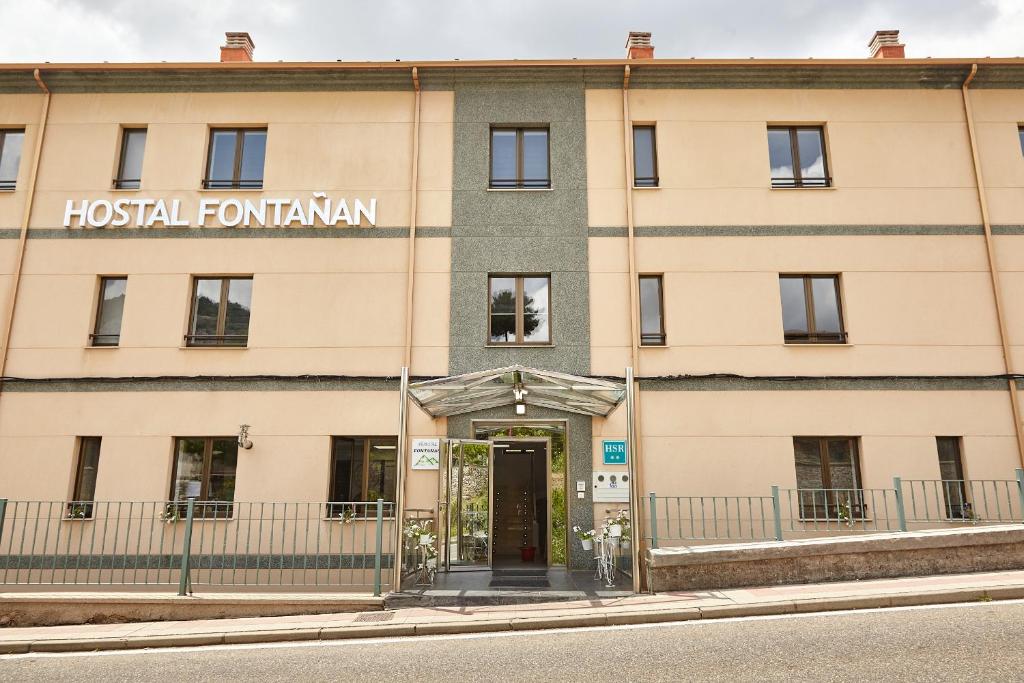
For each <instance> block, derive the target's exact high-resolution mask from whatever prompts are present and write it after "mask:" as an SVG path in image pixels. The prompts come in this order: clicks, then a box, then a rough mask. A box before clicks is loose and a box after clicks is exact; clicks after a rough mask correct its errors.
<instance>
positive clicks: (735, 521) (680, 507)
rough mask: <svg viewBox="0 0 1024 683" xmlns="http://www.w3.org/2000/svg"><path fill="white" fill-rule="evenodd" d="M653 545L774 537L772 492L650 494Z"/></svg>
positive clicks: (650, 521)
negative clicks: (739, 494)
mask: <svg viewBox="0 0 1024 683" xmlns="http://www.w3.org/2000/svg"><path fill="white" fill-rule="evenodd" d="M647 518H648V525H649V528H650V530H653V533H648V534H647V537H648V539H652V547H655V548H656V547H658V542H659V541H662V542H664V541H686V540H735V541H740V540H748V541H751V540H753V541H756V540H764V539H768V538H773V537H774V536H773V534H774V530H775V527H774V521H773V520H774V517H773V513H772V497H771V496H661V497H659V496H655V495H654V494H653V493H652V494H650V495H649V497H648V511H647Z"/></svg>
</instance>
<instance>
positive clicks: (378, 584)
mask: <svg viewBox="0 0 1024 683" xmlns="http://www.w3.org/2000/svg"><path fill="white" fill-rule="evenodd" d="M396 537H397V532H396V528H395V520H394V503H386V502H384V501H382V500H378V501H376V502H361V501H357V502H343V501H337V502H305V503H304V502H264V501H258V502H246V501H234V502H225V501H196V500H195V499H189V500H187V501H170V502H167V501H83V502H70V503H68V502H64V501H15V500H5V499H0V585H90V586H127V585H130V586H153V587H171V586H176V587H177V589H178V593H179V594H180V595H184V594H186V593H188V592H191V590H192V587H193V586H202V587H205V588H223V589H232V588H235V589H237V588H246V589H257V590H268V589H272V588H274V587H280V588H284V589H287V590H294V589H299V588H302V589H316V590H326V589H333V590H338V589H346V590H372V591H373V593H374V594H375V595H379V594H380V593H381V591H382V588H383V585H384V583H385V581H384V576H385V574H386V572H385V571H384V570H386V569H387V568H389V567H390V566H391V564H392V562H393V558H394V547H393V546H394V543H395V539H396ZM387 574H388V575H390V573H387Z"/></svg>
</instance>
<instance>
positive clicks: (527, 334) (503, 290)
mask: <svg viewBox="0 0 1024 683" xmlns="http://www.w3.org/2000/svg"><path fill="white" fill-rule="evenodd" d="M488 292H489V296H488V311H487V318H488V321H489V323H488V327H489V331H488V341H489V343H490V344H507V345H529V344H550V343H551V315H550V307H551V276H550V275H491V276H490V277H489V278H488Z"/></svg>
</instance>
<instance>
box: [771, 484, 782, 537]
mask: <svg viewBox="0 0 1024 683" xmlns="http://www.w3.org/2000/svg"><path fill="white" fill-rule="evenodd" d="M772 517H774V521H775V540H776V541H781V540H782V503H781V502H780V501H779V487H778V486H772Z"/></svg>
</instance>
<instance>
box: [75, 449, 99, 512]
mask: <svg viewBox="0 0 1024 683" xmlns="http://www.w3.org/2000/svg"><path fill="white" fill-rule="evenodd" d="M100 442H101V440H100V437H98V436H81V437H79V438H78V459H77V461H76V463H75V484H74V487H73V488H72V490H71V501H70V502H69V503H68V510H67V516H68V518H69V519H90V518H92V513H93V503H94V502H95V500H96V475H97V473H98V472H99V467H100Z"/></svg>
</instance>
